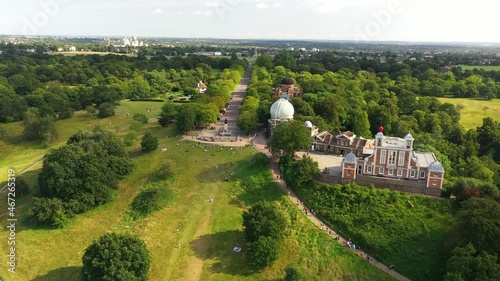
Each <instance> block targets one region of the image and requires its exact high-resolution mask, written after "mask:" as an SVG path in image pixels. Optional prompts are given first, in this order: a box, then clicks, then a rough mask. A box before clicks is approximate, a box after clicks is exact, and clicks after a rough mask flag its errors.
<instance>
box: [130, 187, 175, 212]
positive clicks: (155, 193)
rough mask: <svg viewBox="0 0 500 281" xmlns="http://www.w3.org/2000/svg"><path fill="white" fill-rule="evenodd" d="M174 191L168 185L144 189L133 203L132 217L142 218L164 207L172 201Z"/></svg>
mask: <svg viewBox="0 0 500 281" xmlns="http://www.w3.org/2000/svg"><path fill="white" fill-rule="evenodd" d="M173 199H174V193H173V192H172V191H171V190H170V189H169V188H168V187H166V186H159V185H157V186H154V187H152V188H150V189H147V190H145V191H142V192H141V193H139V195H137V197H135V199H134V201H132V204H131V206H130V207H131V210H132V217H134V218H136V219H137V218H141V217H145V216H147V215H149V214H151V213H154V212H156V211H159V210H161V209H163V208H164V207H165V206H166V205H168V204H170V203H172V201H173Z"/></svg>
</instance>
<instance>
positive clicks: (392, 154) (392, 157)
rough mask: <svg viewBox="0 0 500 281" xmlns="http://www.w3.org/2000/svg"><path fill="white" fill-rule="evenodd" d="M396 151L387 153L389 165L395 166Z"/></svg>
mask: <svg viewBox="0 0 500 281" xmlns="http://www.w3.org/2000/svg"><path fill="white" fill-rule="evenodd" d="M397 153H398V152H397V151H389V165H396V154H397Z"/></svg>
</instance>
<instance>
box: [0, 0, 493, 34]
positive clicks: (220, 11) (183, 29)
mask: <svg viewBox="0 0 500 281" xmlns="http://www.w3.org/2000/svg"><path fill="white" fill-rule="evenodd" d="M5 2H6V1H5ZM497 6H499V4H498V3H495V2H494V1H492V0H477V1H475V2H474V5H471V4H470V3H461V2H454V1H451V0H441V1H431V0H421V1H418V2H417V1H410V0H371V1H370V0H353V1H348V0H332V1H328V0H294V1H285V0H225V1H213V0H209V1H203V0H185V1H181V0H171V1H168V2H166V1H159V0H142V1H134V0H126V1H118V0H108V1H97V0H88V1H83V0H40V1H37V0H20V1H16V2H11V1H9V2H6V3H4V6H3V9H2V12H1V15H2V17H0V34H4V35H25V36H67V37H117V38H119V37H129V36H137V37H142V38H182V39H222V40H224V39H228V40H231V39H238V40H293V41H356V42H367V43H370V42H371V43H377V42H381V43H383V42H409V43H465V44H467V43H478V44H496V43H500V34H499V33H498V32H496V30H495V27H496V26H497V24H496V22H495V16H496V15H495V13H496V12H495V11H497V9H495V8H496V7H497Z"/></svg>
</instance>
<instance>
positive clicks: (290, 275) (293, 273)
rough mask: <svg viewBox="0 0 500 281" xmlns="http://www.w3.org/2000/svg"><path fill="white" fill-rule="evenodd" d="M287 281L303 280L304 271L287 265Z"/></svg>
mask: <svg viewBox="0 0 500 281" xmlns="http://www.w3.org/2000/svg"><path fill="white" fill-rule="evenodd" d="M284 280H285V281H300V280H303V277H302V273H301V272H300V271H299V270H298V269H297V268H295V267H292V266H290V267H287V268H286V269H285V279H284Z"/></svg>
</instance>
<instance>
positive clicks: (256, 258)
mask: <svg viewBox="0 0 500 281" xmlns="http://www.w3.org/2000/svg"><path fill="white" fill-rule="evenodd" d="M248 247H249V251H248V254H249V255H250V259H251V260H252V263H253V264H254V265H255V266H256V267H259V268H261V267H266V266H271V265H272V264H273V263H274V262H275V261H276V260H277V259H278V253H279V243H278V241H277V240H276V239H274V238H273V237H270V236H260V237H259V238H258V239H257V240H256V241H255V242H253V243H250V244H249V245H248Z"/></svg>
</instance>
